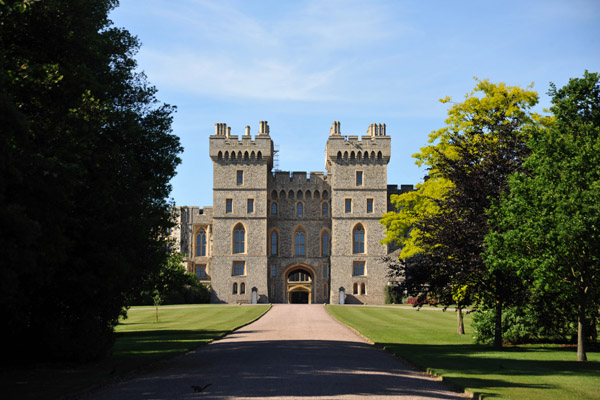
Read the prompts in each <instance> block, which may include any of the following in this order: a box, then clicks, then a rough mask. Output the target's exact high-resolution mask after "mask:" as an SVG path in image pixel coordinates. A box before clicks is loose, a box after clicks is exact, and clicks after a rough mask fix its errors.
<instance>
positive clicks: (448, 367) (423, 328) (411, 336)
mask: <svg viewBox="0 0 600 400" xmlns="http://www.w3.org/2000/svg"><path fill="white" fill-rule="evenodd" d="M327 310H328V311H329V312H330V313H331V314H332V315H333V316H334V317H335V318H337V319H338V320H339V321H341V322H342V323H344V324H346V325H349V326H351V327H352V328H354V329H356V330H357V331H358V332H360V333H361V334H362V335H364V336H365V337H367V338H369V339H370V340H371V341H373V342H374V343H376V344H378V345H380V346H383V347H385V348H386V349H387V350H389V351H391V352H393V353H395V354H397V355H398V356H400V357H402V358H403V359H405V360H408V361H409V362H411V363H413V364H414V365H416V366H417V367H420V368H422V369H424V370H428V371H430V372H433V373H435V374H438V375H441V376H443V377H444V379H445V380H447V381H448V382H450V383H451V384H453V385H454V386H456V387H458V388H461V389H467V390H468V391H470V392H473V393H479V394H481V395H482V396H483V397H486V398H488V397H489V398H503V399H504V398H506V399H528V400H529V399H540V400H541V399H600V353H598V352H588V354H587V355H588V360H590V361H589V362H587V363H579V362H577V361H575V360H576V349H575V348H574V347H561V346H554V345H551V346H549V345H545V346H544V345H528V346H508V347H506V348H505V349H504V350H502V351H494V350H493V349H491V348H490V347H485V346H478V345H474V344H473V339H472V336H473V335H472V329H471V326H470V325H471V319H470V317H469V316H466V317H465V330H466V334H465V335H462V336H461V335H457V334H456V333H455V332H456V313H455V312H453V311H450V310H448V311H446V312H441V311H429V310H421V311H416V310H407V309H399V308H375V307H355V306H352V307H348V306H328V307H327Z"/></svg>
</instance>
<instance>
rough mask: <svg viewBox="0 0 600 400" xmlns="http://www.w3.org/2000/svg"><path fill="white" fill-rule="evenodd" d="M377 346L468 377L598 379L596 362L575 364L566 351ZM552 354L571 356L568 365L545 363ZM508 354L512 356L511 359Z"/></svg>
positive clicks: (566, 362) (553, 349) (566, 361)
mask: <svg viewBox="0 0 600 400" xmlns="http://www.w3.org/2000/svg"><path fill="white" fill-rule="evenodd" d="M380 345H381V346H383V347H384V348H386V349H387V350H389V351H391V352H392V353H395V354H397V355H399V356H400V357H402V358H405V359H407V360H409V361H411V362H414V363H415V364H416V365H418V366H419V367H423V368H425V367H427V368H434V369H454V370H457V371H459V372H462V373H469V374H483V373H486V374H489V373H494V374H499V375H524V374H526V375H584V376H600V362H595V361H588V362H585V363H582V362H578V361H576V353H575V352H574V351H573V349H569V348H560V347H557V348H542V347H541V346H532V347H530V348H529V347H523V346H519V347H513V346H511V347H505V348H503V349H502V350H499V351H498V350H495V349H492V348H490V347H485V346H476V345H423V344H398V343H382V344H380ZM556 352H561V353H562V352H569V353H572V361H571V360H552V359H549V357H551V356H550V355H549V354H550V353H556ZM499 354H500V355H502V354H506V355H507V356H506V357H502V356H500V355H499ZM511 354H515V355H516V356H515V357H511ZM528 357H530V358H529V359H528Z"/></svg>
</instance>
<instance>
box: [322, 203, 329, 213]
mask: <svg viewBox="0 0 600 400" xmlns="http://www.w3.org/2000/svg"><path fill="white" fill-rule="evenodd" d="M327 214H329V206H328V205H327V203H323V215H327Z"/></svg>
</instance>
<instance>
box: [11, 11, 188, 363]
mask: <svg viewBox="0 0 600 400" xmlns="http://www.w3.org/2000/svg"><path fill="white" fill-rule="evenodd" d="M116 6H117V1H115V0H44V1H30V0H20V1H16V0H3V1H0V125H1V126H2V135H1V136H0V160H1V161H0V168H1V171H0V177H1V178H0V179H1V180H0V227H1V228H0V229H1V230H0V242H1V243H2V246H0V260H2V261H1V262H0V263H1V265H2V267H1V270H0V285H1V287H0V310H1V313H2V317H3V321H4V326H5V327H6V329H5V330H4V332H5V333H8V334H9V336H10V338H9V340H8V343H10V344H11V345H10V346H8V354H7V355H8V356H12V358H15V359H22V360H23V359H40V358H49V359H81V360H86V359H92V358H97V357H100V356H102V355H103V354H104V353H105V351H106V350H107V349H108V348H109V347H110V345H111V343H112V340H113V327H114V325H115V324H116V323H117V319H118V317H119V315H121V314H122V313H123V312H124V307H125V306H126V299H127V297H128V295H129V293H130V292H131V291H132V290H137V289H138V286H139V284H140V282H141V281H142V279H143V277H144V276H145V275H146V274H148V273H150V272H152V271H155V270H156V269H158V268H160V265H162V264H163V263H164V260H165V258H166V256H167V254H166V252H165V250H164V248H165V243H164V242H163V240H162V239H161V237H162V235H163V233H164V232H165V231H166V229H167V227H168V226H170V224H171V222H170V213H169V203H168V201H167V197H168V194H169V192H170V186H169V181H170V179H171V177H173V176H174V174H175V167H176V165H177V164H178V163H179V161H180V160H179V158H178V153H180V152H181V150H182V149H181V146H180V144H179V139H178V138H177V137H176V136H174V135H172V134H171V133H170V132H171V122H172V113H173V107H171V106H168V105H163V104H160V103H158V102H157V100H156V98H155V92H156V90H155V89H154V88H153V87H152V86H149V85H148V84H147V82H146V80H145V77H144V75H143V74H141V73H137V72H136V71H135V68H136V62H135V60H134V59H133V58H132V57H133V55H134V54H135V52H136V51H137V48H138V45H139V44H138V41H137V39H136V38H135V37H133V36H131V35H130V34H129V33H128V32H127V31H126V30H123V29H119V28H115V27H113V26H112V24H111V22H110V21H109V19H108V17H107V15H108V12H109V11H110V10H111V9H113V8H114V7H116Z"/></svg>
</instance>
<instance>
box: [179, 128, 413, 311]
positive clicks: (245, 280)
mask: <svg viewBox="0 0 600 400" xmlns="http://www.w3.org/2000/svg"><path fill="white" fill-rule="evenodd" d="M209 141H210V157H211V159H212V161H213V206H212V207H204V208H199V207H187V206H182V207H176V211H177V213H176V214H177V221H178V223H177V226H176V227H175V229H174V231H173V238H174V239H175V241H176V247H177V248H178V249H179V250H180V251H181V252H182V253H183V254H184V255H185V256H186V263H187V268H188V270H189V271H190V272H193V273H195V274H196V277H197V278H198V279H199V280H200V281H201V282H204V283H207V284H210V286H211V291H212V295H211V302H213V303H251V302H258V303H333V304H337V303H339V302H340V298H341V297H340V291H343V292H344V297H343V299H344V300H343V301H344V302H345V303H359V304H360V303H383V301H384V288H385V286H386V285H387V284H388V280H389V279H388V277H387V266H386V265H385V264H384V263H383V262H382V257H384V256H386V255H387V254H389V253H390V251H391V250H393V249H390V248H389V247H388V246H387V245H382V244H381V243H380V241H381V240H382V239H383V237H384V227H383V225H381V224H380V223H379V220H380V219H381V216H382V215H383V214H384V213H385V212H386V211H388V210H389V209H390V202H389V197H390V195H391V194H397V193H401V192H404V191H408V190H412V189H413V188H412V185H402V186H401V187H400V189H398V187H397V186H396V185H388V184H387V164H388V162H389V160H390V156H391V154H390V153H391V138H390V137H389V136H388V135H387V134H386V126H385V124H371V125H370V126H369V128H368V130H367V132H366V135H363V136H361V137H359V136H342V134H341V129H340V123H339V122H337V121H336V122H334V123H333V125H332V127H331V129H330V132H329V137H328V139H327V143H326V147H325V168H326V173H324V172H311V173H310V174H307V173H306V172H292V173H290V172H282V171H276V170H273V165H274V158H275V157H274V156H275V151H274V146H273V140H272V139H271V136H270V132H269V125H268V124H267V122H266V121H261V122H260V126H259V131H258V134H257V135H256V136H255V137H254V138H253V137H252V136H251V134H250V127H248V126H247V127H246V129H245V132H244V135H242V136H241V137H240V136H236V135H231V128H230V127H228V126H227V125H226V124H215V133H214V135H211V136H210V139H209Z"/></svg>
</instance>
